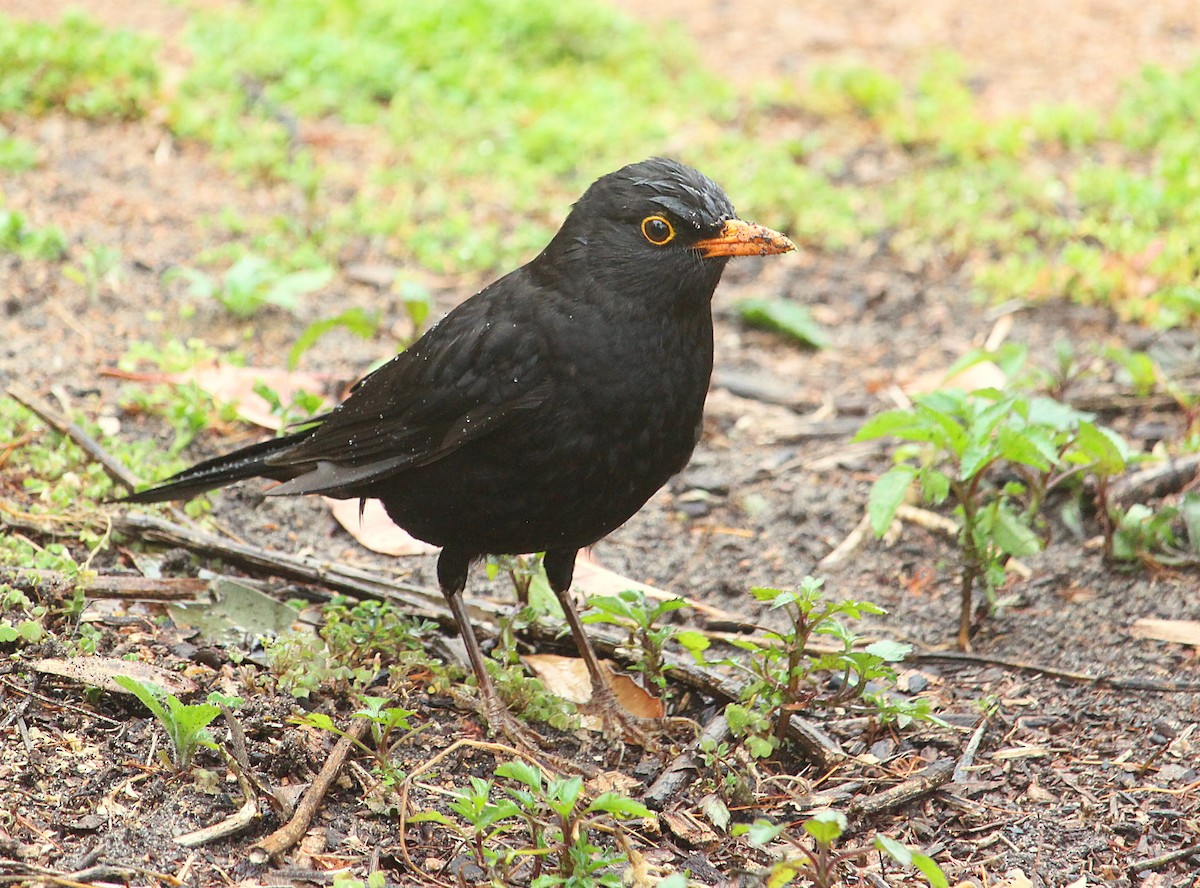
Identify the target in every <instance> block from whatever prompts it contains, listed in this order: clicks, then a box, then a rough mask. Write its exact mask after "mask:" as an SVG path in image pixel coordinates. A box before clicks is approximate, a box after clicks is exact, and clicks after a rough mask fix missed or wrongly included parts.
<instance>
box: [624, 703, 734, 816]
mask: <svg viewBox="0 0 1200 888" xmlns="http://www.w3.org/2000/svg"><path fill="white" fill-rule="evenodd" d="M728 736H729V723H728V722H727V721H725V716H724V715H718V716H717V717H716V718H714V719H712V720H711V721H710V722H709V723H708V724H706V725H705V726H704V730H703V731H701V732H700V736H699V737H697V738H696V742H695V743H693V744H691V745H690V746H689V747H688V748H687V749H685V750H684V751H683V752H681V753H680V754H679V755H678V756H676V757H675V758H674V760H672V761H671V762H670V763H668V765H667V766H666V767H665V768H663V770H662V773H660V774H659V775H658V779H656V780H655V781H654V782H653V783H652V784H650V788H649V789H647V790H646V792H645V794H644V795H643V796H642V802H643V803H644V804H645V805H646V807H648V808H653V809H654V810H656V811H658V810H661V809H662V807H663V805H665V804H666V802H667V800H668V799H670V798H673V797H674V796H675V794H676V793H677V792H679V791H680V790H681V789H683V787H685V786H686V785H688V784H689V783H691V782H692V781H693V780H695V779H696V774H697V773H699V770H700V764H701V758H700V747H701V745H702V744H703V743H704V742H705V741H706V740H707V741H710V742H712V743H713V744H717V743H720V742H721V741H722V740H724V739H726V738H727V737H728Z"/></svg>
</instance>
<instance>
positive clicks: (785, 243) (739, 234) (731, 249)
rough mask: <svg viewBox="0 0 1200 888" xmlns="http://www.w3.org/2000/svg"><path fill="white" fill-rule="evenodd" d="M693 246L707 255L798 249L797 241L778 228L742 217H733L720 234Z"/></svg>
mask: <svg viewBox="0 0 1200 888" xmlns="http://www.w3.org/2000/svg"><path fill="white" fill-rule="evenodd" d="M693 246H694V247H695V248H696V249H697V250H699V251H700V255H701V256H703V257H704V258H705V259H711V258H713V257H714V256H770V255H772V254H774V253H786V252H788V251H789V250H794V249H796V245H795V244H794V243H792V242H791V241H790V240H789V239H788V238H787V237H785V236H784V235H782V234H780V233H779V232H778V231H772V230H771V229H770V228H767V227H766V226H763V225H758V224H755V223H754V222H743V221H742V220H741V219H730V220H729V221H728V222H726V223H725V226H724V227H723V228H722V229H721V233H720V234H718V235H716V236H715V237H706V238H705V239H704V240H700V241H696V243H695V244H693Z"/></svg>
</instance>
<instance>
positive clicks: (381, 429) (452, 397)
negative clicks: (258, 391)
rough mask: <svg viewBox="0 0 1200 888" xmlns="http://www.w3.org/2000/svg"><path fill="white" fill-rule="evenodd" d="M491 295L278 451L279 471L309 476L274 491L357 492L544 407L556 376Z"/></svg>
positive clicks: (426, 338)
mask: <svg viewBox="0 0 1200 888" xmlns="http://www.w3.org/2000/svg"><path fill="white" fill-rule="evenodd" d="M493 286H495V285H493ZM485 292H486V291H485ZM483 295H484V294H480V295H479V296H476V297H474V299H473V300H471V301H469V302H467V303H464V304H463V305H462V306H460V307H459V309H458V310H456V311H455V312H452V313H451V314H450V315H448V316H447V317H446V318H445V319H444V320H443V321H442V322H441V323H440V324H438V325H437V326H435V327H434V328H432V329H431V330H430V331H429V332H428V333H427V334H426V335H425V336H424V337H422V338H421V339H420V340H419V341H418V342H417V343H416V344H414V345H413V346H412V347H411V348H410V349H409V350H408V351H405V352H402V353H401V354H399V355H397V356H396V357H395V358H393V359H392V360H391V361H389V362H388V363H387V364H384V365H383V366H382V367H380V368H379V369H377V370H376V371H375V372H373V373H372V374H370V375H369V376H367V377H366V378H364V379H363V380H362V381H361V382H360V383H359V384H358V385H356V386H355V388H354V390H353V392H352V393H351V395H350V397H349V398H348V399H347V400H346V401H345V402H344V403H342V404H341V405H340V406H339V407H337V409H335V410H334V411H333V412H332V413H330V414H329V415H328V416H327V417H325V419H324V421H323V422H322V423H321V425H320V426H319V427H318V428H317V429H316V430H315V431H314V432H313V433H312V434H311V435H310V436H309V437H308V438H305V439H304V440H303V441H301V442H300V443H298V444H297V445H296V446H294V447H291V448H288V449H287V450H285V451H283V452H282V453H279V454H275V455H272V456H271V457H270V458H269V460H268V462H269V465H271V466H275V467H287V466H294V467H297V468H302V469H305V471H304V472H303V474H300V475H298V476H297V477H295V478H293V479H291V480H290V481H287V482H286V483H284V484H282V485H280V486H279V487H277V488H275V489H274V490H272V491H271V493H272V494H278V495H290V494H299V493H343V494H345V493H349V494H351V495H356V494H355V493H354V488H357V487H360V486H361V485H363V484H366V483H370V482H373V481H378V480H380V479H381V478H386V477H388V476H390V475H394V474H396V473H398V472H401V471H404V470H406V469H410V468H414V467H416V466H421V465H426V464H428V463H431V462H435V461H437V460H439V459H441V458H443V457H444V456H446V455H447V454H449V453H452V452H453V451H455V450H457V449H458V448H460V447H462V446H463V445H464V444H466V443H468V442H470V441H473V440H477V439H478V438H481V437H483V436H485V435H488V434H491V433H493V432H495V431H496V430H497V429H499V428H502V427H504V426H505V425H507V424H508V423H510V422H512V421H513V420H514V419H515V418H516V417H517V416H519V415H520V414H522V413H525V412H527V411H530V410H534V409H536V408H537V407H539V406H540V405H541V404H542V403H544V402H545V400H546V399H547V397H548V396H549V394H550V390H551V379H550V377H549V374H548V362H547V361H546V360H544V358H543V356H542V355H541V353H540V349H539V347H538V342H537V338H536V337H535V336H531V335H529V331H528V330H527V329H526V328H525V327H524V326H522V325H521V324H520V323H519V322H514V321H513V320H512V319H511V318H512V316H511V314H508V317H507V318H506V319H502V318H501V316H502V315H505V314H506V312H504V311H503V310H501V306H500V304H499V303H500V302H501V300H499V299H495V298H493V299H481V298H480V297H481V296H483Z"/></svg>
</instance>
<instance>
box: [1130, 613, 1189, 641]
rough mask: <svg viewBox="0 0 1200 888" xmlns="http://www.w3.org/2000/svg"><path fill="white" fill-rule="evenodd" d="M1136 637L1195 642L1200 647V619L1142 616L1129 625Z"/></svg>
mask: <svg viewBox="0 0 1200 888" xmlns="http://www.w3.org/2000/svg"><path fill="white" fill-rule="evenodd" d="M1129 634H1130V635H1132V636H1133V637H1134V638H1150V639H1153V640H1154V641H1172V642H1175V643H1176V644H1193V645H1196V646H1197V647H1200V620H1161V619H1159V618H1157V617H1142V618H1141V619H1140V620H1134V621H1133V625H1132V626H1130V627H1129Z"/></svg>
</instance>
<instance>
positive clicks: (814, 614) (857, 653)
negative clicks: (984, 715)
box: [725, 577, 932, 758]
mask: <svg viewBox="0 0 1200 888" xmlns="http://www.w3.org/2000/svg"><path fill="white" fill-rule="evenodd" d="M823 583H824V581H823V580H819V579H815V578H813V577H805V578H804V579H803V580H802V581H801V583H800V588H799V589H796V590H783V589H771V588H764V587H758V588H755V589H751V590H750V591H751V594H752V595H753V596H754V597H755V598H756V599H758V600H759V601H762V602H767V603H769V604H770V606H771V608H772V609H773V610H778V611H781V612H782V613H784V614H785V615H786V616H787V618H788V626H787V628H785V629H783V630H781V631H778V632H767V633H765V638H764V639H763V640H762V641H759V640H754V639H743V640H739V641H734V642H733V644H734V645H736V646H737V647H739V648H741V649H743V650H745V651H748V652H749V653H750V658H749V661H748V662H747V663H745V664H743V663H740V662H738V661H736V660H729V661H727V662H728V663H729V664H731V665H734V666H737V667H738V668H741V669H744V670H746V671H748V672H749V673H750V676H751V678H750V681H749V682H747V684H746V685H745V686H744V687H743V688H742V691H741V702H739V703H731V704H729V705H728V706H726V708H725V718H726V720H727V721H728V722H729V728H730V730H731V731H732V732H733V733H734V735H735V736H740V737H745V738H746V744H747V749H748V750H749V752H750V754H751V755H753V756H754V757H755V758H765V757H767V756H769V755H770V754H771V753H773V752H774V751H775V750H776V749H778V748H779V746H780V744H781V743H782V742H783V739H784V736H785V734H786V731H787V722H788V718H789V716H790V715H791V713H792V712H794V711H796V710H798V709H802V708H806V707H810V706H814V705H825V706H840V705H855V704H856V705H860V706H865V707H867V708H868V709H869V710H870V711H871V712H873V713H875V714H876V715H878V716H879V717H880V718H881V719H883V720H884V721H896V722H898V723H900V724H901V725H904V724H907V723H908V722H909V721H911V720H912V719H914V718H925V719H928V718H932V716H930V714H929V705H928V703H927V702H926V701H924V700H915V701H911V702H902V701H897V700H892V699H890V698H889V697H888V696H887V695H886V694H885V693H884V691H882V690H877V689H875V685H877V684H880V683H882V684H884V685H888V684H892V685H894V684H895V681H896V673H895V670H894V669H893V668H892V666H891V665H890V664H892V663H894V662H898V661H899V660H901V659H903V658H904V656H905V655H906V654H907V653H908V651H909V649H910V648H909V646H908V645H904V644H899V643H897V642H893V641H877V642H875V643H874V644H870V645H867V646H866V647H865V648H864V649H862V650H856V649H855V645H856V644H858V643H859V641H860V640H861V639H860V638H859V636H857V635H856V634H854V633H853V632H851V631H850V630H849V629H847V628H846V626H845V624H844V623H843V622H842V618H848V619H853V620H857V619H860V618H861V617H862V615H863V614H883V613H885V611H884V609H883V608H881V607H879V606H878V605H875V604H871V603H870V602H866V601H853V600H849V599H847V600H843V601H826V600H824V599H823V596H822V594H821V586H822V585H823ZM813 635H829V636H832V637H833V638H834V639H836V640H837V641H839V642H840V643H841V645H842V647H841V650H838V651H835V652H831V653H826V654H819V655H814V654H808V653H805V648H806V647H807V645H808V642H809V639H810V638H812V636H813ZM826 678H833V679H834V680H835V681H834V682H833V684H834V687H833V689H832V690H828V689H827V688H826V685H827V684H829V683H828V682H825V681H824V679H826Z"/></svg>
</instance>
